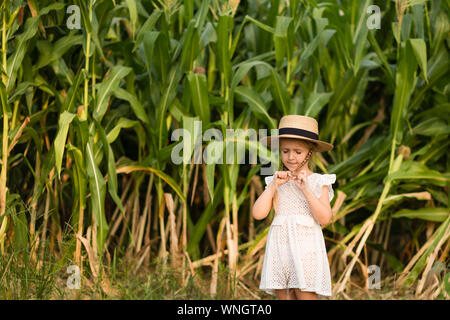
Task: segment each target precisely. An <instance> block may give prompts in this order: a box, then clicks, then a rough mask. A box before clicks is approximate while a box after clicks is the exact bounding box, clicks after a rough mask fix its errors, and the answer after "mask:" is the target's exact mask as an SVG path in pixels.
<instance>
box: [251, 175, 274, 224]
mask: <svg viewBox="0 0 450 320" xmlns="http://www.w3.org/2000/svg"><path fill="white" fill-rule="evenodd" d="M275 180H276V179H273V180H272V182H271V183H270V184H269V185H268V186H267V188H266V189H265V190H264V192H263V193H262V194H261V195H260V196H259V198H258V199H257V200H256V202H255V203H254V204H253V209H252V215H253V218H255V219H256V220H261V219H264V218H265V217H267V215H268V214H269V212H270V209H272V201H273V196H274V194H275V191H276V189H275V185H276V183H275Z"/></svg>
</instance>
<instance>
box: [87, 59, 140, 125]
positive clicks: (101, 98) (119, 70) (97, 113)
mask: <svg viewBox="0 0 450 320" xmlns="http://www.w3.org/2000/svg"><path fill="white" fill-rule="evenodd" d="M130 71H131V68H128V67H124V66H114V67H113V68H112V70H111V73H110V74H109V77H108V79H107V80H106V81H104V82H102V83H100V84H99V85H98V91H97V97H96V106H95V109H94V114H93V115H94V118H95V119H96V120H97V121H101V119H102V118H103V116H104V115H105V113H106V110H107V107H108V100H109V97H110V95H111V94H112V93H113V92H114V90H116V89H117V88H118V87H119V81H120V79H122V78H123V77H125V76H126V75H127V74H128V73H130Z"/></svg>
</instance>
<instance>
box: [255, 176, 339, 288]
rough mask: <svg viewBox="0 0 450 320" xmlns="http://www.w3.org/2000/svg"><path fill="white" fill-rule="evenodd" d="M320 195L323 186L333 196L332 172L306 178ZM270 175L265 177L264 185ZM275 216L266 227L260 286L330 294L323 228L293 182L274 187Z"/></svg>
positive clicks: (330, 196)
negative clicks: (275, 190)
mask: <svg viewBox="0 0 450 320" xmlns="http://www.w3.org/2000/svg"><path fill="white" fill-rule="evenodd" d="M307 179H308V185H309V187H310V188H311V190H312V192H313V194H314V195H315V196H316V197H317V198H319V197H320V195H321V194H322V187H323V186H324V185H326V186H327V188H328V196H329V199H330V201H331V200H332V199H333V197H334V191H333V188H332V186H331V185H332V184H333V183H334V182H335V181H336V175H335V174H319V173H313V174H311V175H309V176H308V177H307ZM272 180H273V176H269V177H266V178H265V182H266V188H267V186H268V185H269V184H270V183H271V182H272ZM276 197H278V199H277V201H276V207H275V208H274V209H275V217H274V219H273V221H272V224H271V226H270V229H269V233H268V236H267V242H266V251H265V254H264V262H263V268H262V272H261V283H260V287H259V288H260V289H261V290H264V291H266V292H267V293H269V294H275V289H286V288H299V289H300V290H302V291H310V292H315V293H317V294H318V295H321V296H331V277H330V267H329V264H328V258H327V252H326V248H325V240H324V238H323V233H322V228H321V226H320V224H319V223H318V222H317V221H316V219H315V218H314V216H313V214H312V212H311V209H310V207H309V204H308V202H307V200H306V198H305V197H304V195H303V193H302V192H301V191H300V189H298V187H297V186H296V185H295V182H294V181H288V182H286V183H285V184H283V185H281V186H280V187H278V188H277V193H276Z"/></svg>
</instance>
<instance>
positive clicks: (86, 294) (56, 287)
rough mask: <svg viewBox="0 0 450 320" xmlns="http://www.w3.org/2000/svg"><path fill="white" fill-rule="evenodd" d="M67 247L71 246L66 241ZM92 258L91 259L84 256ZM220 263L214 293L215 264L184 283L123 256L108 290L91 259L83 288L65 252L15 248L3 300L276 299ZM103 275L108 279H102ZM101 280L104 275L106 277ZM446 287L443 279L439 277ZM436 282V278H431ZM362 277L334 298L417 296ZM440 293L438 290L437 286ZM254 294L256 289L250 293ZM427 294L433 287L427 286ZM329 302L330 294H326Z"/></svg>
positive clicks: (2, 263) (0, 270) (2, 281)
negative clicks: (231, 276) (35, 253)
mask: <svg viewBox="0 0 450 320" xmlns="http://www.w3.org/2000/svg"><path fill="white" fill-rule="evenodd" d="M66 245H70V244H69V243H66ZM84 261H85V262H86V259H84ZM224 262H225V263H222V262H221V263H219V274H218V284H217V294H215V295H213V296H211V295H210V294H209V285H210V278H211V271H210V270H211V268H209V267H204V268H200V269H198V272H197V273H196V274H195V275H194V277H192V276H190V275H189V276H188V280H187V282H186V283H185V285H183V283H182V280H181V270H180V269H178V268H172V267H170V265H168V264H166V265H165V264H163V263H161V261H159V260H158V259H155V260H154V261H153V262H152V263H150V265H148V266H142V267H141V268H140V269H139V270H138V272H135V271H134V266H135V263H136V261H133V260H130V259H129V258H127V259H126V258H121V259H118V261H116V263H114V264H112V265H111V266H104V274H103V275H104V276H106V278H107V279H108V280H109V282H110V283H111V287H112V290H111V291H110V293H105V291H104V290H103V289H102V288H103V287H102V284H101V281H100V280H98V281H96V280H95V278H94V277H93V276H92V273H91V271H90V269H89V266H88V263H84V264H83V269H82V272H81V273H82V277H81V287H80V289H70V288H69V287H68V278H69V276H70V274H69V273H67V268H68V266H70V265H71V264H73V261H72V260H71V259H67V258H65V257H64V256H62V257H55V256H53V255H49V254H45V256H44V258H43V259H42V260H41V259H39V260H37V261H36V260H34V259H33V258H32V257H31V255H30V254H29V252H28V251H26V250H22V251H11V252H9V254H5V255H2V256H1V257H0V299H2V300H36V299H37V300H42V299H45V300H61V299H64V300H67V299H68V300H91V299H94V300H209V299H213V300H214V299H219V300H234V299H238V300H255V299H257V298H260V299H261V300H271V299H276V297H275V296H271V295H268V294H266V293H265V292H263V291H261V290H259V288H258V287H259V278H255V277H254V275H253V273H249V274H248V275H246V277H245V278H244V279H241V281H242V283H244V285H245V287H246V288H248V290H246V289H244V288H243V287H242V286H241V285H238V286H237V288H235V291H234V292H232V290H228V289H227V278H228V273H229V269H228V267H227V266H226V260H225V261H224ZM100 278H103V277H100ZM100 278H99V279H100ZM438 280H439V281H440V285H442V281H443V280H442V278H441V277H439V278H438ZM431 286H433V281H431ZM363 287H364V285H363V283H362V282H361V279H359V278H358V277H357V276H352V278H351V280H350V281H349V288H348V289H349V290H346V293H343V294H341V295H339V296H338V297H334V298H333V300H350V299H359V300H416V299H418V298H417V297H415V296H414V292H413V290H412V289H408V290H401V289H399V288H396V287H395V277H386V278H385V279H383V281H382V284H381V288H380V289H371V290H365V289H364V288H363ZM432 291H434V290H432ZM250 292H251V293H250ZM425 292H427V288H425ZM446 298H447V299H448V295H447V297H445V296H444V295H443V294H442V293H440V294H439V295H438V296H436V297H433V296H431V293H428V295H425V296H421V297H420V299H436V300H445V299H446ZM322 299H324V300H328V299H329V298H322Z"/></svg>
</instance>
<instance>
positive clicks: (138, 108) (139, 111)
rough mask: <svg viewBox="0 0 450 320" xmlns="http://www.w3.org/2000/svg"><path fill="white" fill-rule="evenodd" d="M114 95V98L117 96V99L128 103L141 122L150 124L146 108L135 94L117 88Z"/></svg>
mask: <svg viewBox="0 0 450 320" xmlns="http://www.w3.org/2000/svg"><path fill="white" fill-rule="evenodd" d="M113 94H114V96H116V98H119V99H122V100H126V101H128V102H129V103H130V106H131V109H132V110H133V112H134V114H135V115H136V117H137V118H138V119H139V120H141V121H142V122H144V123H148V122H149V120H148V116H147V113H146V111H145V109H144V107H143V106H142V104H141V103H140V102H139V100H138V99H137V98H136V97H135V96H134V95H133V94H131V93H129V92H128V91H127V90H125V89H122V88H116V89H115V90H114V91H113Z"/></svg>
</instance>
